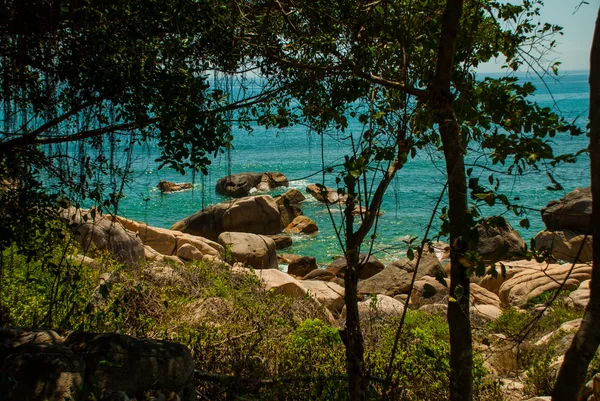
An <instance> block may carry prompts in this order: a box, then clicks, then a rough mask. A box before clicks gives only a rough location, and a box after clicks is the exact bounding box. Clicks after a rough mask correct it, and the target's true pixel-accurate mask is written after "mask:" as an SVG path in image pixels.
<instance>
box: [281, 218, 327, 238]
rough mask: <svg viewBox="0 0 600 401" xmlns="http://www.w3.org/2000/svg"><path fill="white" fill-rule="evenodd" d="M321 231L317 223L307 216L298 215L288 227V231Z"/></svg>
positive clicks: (307, 232)
mask: <svg viewBox="0 0 600 401" xmlns="http://www.w3.org/2000/svg"><path fill="white" fill-rule="evenodd" d="M317 231H319V227H317V223H315V222H314V221H312V220H311V219H310V218H308V217H306V216H298V217H296V218H295V219H294V220H293V221H292V222H291V223H290V224H289V225H288V226H287V227H286V228H285V232H286V233H296V234H298V233H302V234H312V233H315V232H317Z"/></svg>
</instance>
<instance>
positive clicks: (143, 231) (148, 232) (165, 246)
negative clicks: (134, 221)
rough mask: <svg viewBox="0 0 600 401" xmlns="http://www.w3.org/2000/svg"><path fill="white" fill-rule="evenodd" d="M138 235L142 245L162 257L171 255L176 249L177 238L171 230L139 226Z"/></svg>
mask: <svg viewBox="0 0 600 401" xmlns="http://www.w3.org/2000/svg"><path fill="white" fill-rule="evenodd" d="M138 235H139V237H140V239H141V240H142V242H143V243H144V245H146V246H149V247H151V248H152V249H154V250H155V251H156V252H158V253H160V254H162V255H173V253H174V252H175V250H176V248H177V238H176V237H175V235H174V234H173V232H172V231H171V230H167V229H165V228H158V227H150V226H148V225H145V224H143V225H140V229H139V231H138Z"/></svg>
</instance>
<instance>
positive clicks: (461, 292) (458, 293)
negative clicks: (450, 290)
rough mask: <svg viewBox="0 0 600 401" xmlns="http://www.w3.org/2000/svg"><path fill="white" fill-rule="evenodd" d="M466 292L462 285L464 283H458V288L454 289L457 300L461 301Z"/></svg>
mask: <svg viewBox="0 0 600 401" xmlns="http://www.w3.org/2000/svg"><path fill="white" fill-rule="evenodd" d="M464 294H465V290H464V288H463V287H462V285H457V286H456V288H455V289H454V296H455V297H456V300H457V301H460V300H461V299H462V297H463V295H464Z"/></svg>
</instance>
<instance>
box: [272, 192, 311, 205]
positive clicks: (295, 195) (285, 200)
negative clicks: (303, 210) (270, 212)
mask: <svg viewBox="0 0 600 401" xmlns="http://www.w3.org/2000/svg"><path fill="white" fill-rule="evenodd" d="M305 199H306V197H305V196H304V195H303V194H302V192H300V191H298V190H297V189H296V188H291V189H289V190H288V191H287V192H286V193H284V194H281V195H279V196H277V197H276V198H275V202H276V203H277V205H279V206H288V205H297V204H299V203H302V202H304V200H305Z"/></svg>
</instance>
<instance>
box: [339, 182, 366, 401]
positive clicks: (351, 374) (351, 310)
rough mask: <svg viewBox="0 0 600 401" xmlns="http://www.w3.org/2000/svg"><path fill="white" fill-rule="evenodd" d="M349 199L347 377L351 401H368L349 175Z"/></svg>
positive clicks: (346, 212) (352, 186)
mask: <svg viewBox="0 0 600 401" xmlns="http://www.w3.org/2000/svg"><path fill="white" fill-rule="evenodd" d="M346 188H347V190H348V198H347V203H346V209H345V210H344V218H345V222H346V233H345V235H346V254H345V256H346V272H345V273H344V287H345V297H344V298H345V301H344V302H345V303H346V328H345V331H344V339H345V345H346V360H347V367H346V370H347V374H348V390H349V395H350V401H364V400H366V399H367V379H366V377H365V361H364V345H363V337H362V332H361V330H360V319H359V315H358V297H357V286H358V273H359V267H360V265H359V264H360V260H359V259H360V257H359V249H358V248H359V245H360V244H359V243H358V242H357V241H356V235H355V234H354V231H353V225H354V215H353V214H352V211H353V210H354V205H355V202H356V201H355V196H356V180H355V179H354V177H352V176H350V175H348V177H347V179H346Z"/></svg>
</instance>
